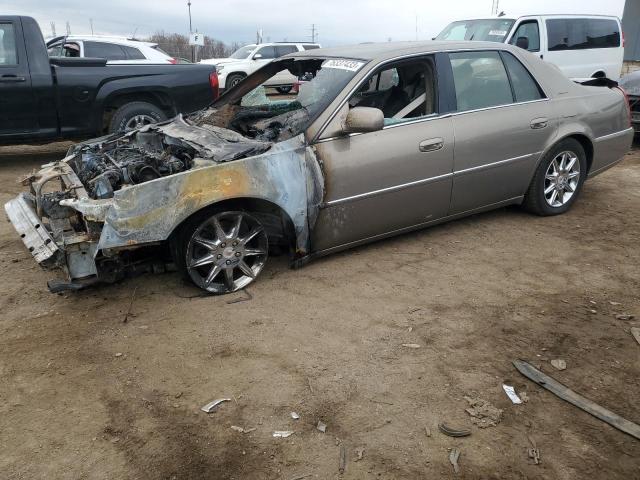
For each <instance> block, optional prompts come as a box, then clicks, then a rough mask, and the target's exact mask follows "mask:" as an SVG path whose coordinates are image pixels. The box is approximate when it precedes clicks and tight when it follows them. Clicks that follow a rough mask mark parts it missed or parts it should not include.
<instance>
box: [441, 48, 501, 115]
mask: <svg viewBox="0 0 640 480" xmlns="http://www.w3.org/2000/svg"><path fill="white" fill-rule="evenodd" d="M449 58H450V59H451V67H452V69H453V82H454V84H455V88H456V99H457V101H458V111H459V112H464V111H466V110H476V109H479V108H487V107H495V106H498V105H507V104H509V103H513V95H512V93H511V86H510V84H509V78H508V77H507V72H506V70H505V68H504V64H503V63H502V59H501V58H500V55H499V54H498V52H458V53H450V54H449Z"/></svg>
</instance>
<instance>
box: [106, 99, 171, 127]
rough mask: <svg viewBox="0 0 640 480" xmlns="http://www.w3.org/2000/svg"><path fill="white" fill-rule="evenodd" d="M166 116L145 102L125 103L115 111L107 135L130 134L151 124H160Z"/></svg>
mask: <svg viewBox="0 0 640 480" xmlns="http://www.w3.org/2000/svg"><path fill="white" fill-rule="evenodd" d="M166 119H167V116H166V115H165V114H164V112H163V111H162V110H160V109H159V108H158V107H156V106H155V105H153V104H151V103H147V102H130V103H125V104H124V105H122V106H121V107H120V108H118V109H117V110H116V112H115V113H114V114H113V117H111V122H110V123H109V133H116V132H130V131H131V130H135V129H137V128H141V127H144V126H145V125H149V124H152V123H158V122H162V121H164V120H166Z"/></svg>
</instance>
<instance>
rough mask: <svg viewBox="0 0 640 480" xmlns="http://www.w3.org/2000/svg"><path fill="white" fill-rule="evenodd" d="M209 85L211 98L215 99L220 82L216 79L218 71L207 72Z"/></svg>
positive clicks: (218, 91) (218, 92)
mask: <svg viewBox="0 0 640 480" xmlns="http://www.w3.org/2000/svg"><path fill="white" fill-rule="evenodd" d="M209 85H211V94H212V95H213V99H214V100H217V99H218V96H219V94H220V82H219V81H218V73H217V72H211V73H210V74H209Z"/></svg>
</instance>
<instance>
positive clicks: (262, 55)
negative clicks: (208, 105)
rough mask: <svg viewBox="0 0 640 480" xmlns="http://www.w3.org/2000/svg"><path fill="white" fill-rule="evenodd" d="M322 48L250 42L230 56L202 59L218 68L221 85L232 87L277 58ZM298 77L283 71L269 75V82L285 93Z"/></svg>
mask: <svg viewBox="0 0 640 480" xmlns="http://www.w3.org/2000/svg"><path fill="white" fill-rule="evenodd" d="M317 48H320V45H319V44H317V43H297V42H289V43H288V42H276V43H261V44H259V45H255V44H253V45H246V46H244V47H242V48H240V49H238V50H236V51H235V52H234V53H233V54H232V55H231V56H230V57H229V58H210V59H207V60H202V61H201V62H200V63H204V64H209V65H215V66H216V67H217V69H218V77H219V79H220V88H221V89H225V88H231V87H233V86H235V85H237V84H238V83H240V82H241V81H242V80H243V79H244V78H245V77H246V76H247V75H250V74H252V73H253V72H255V71H256V70H258V69H259V68H261V67H263V66H265V65H266V64H267V63H269V62H270V61H271V60H273V59H274V58H280V57H282V56H283V55H288V54H290V53H296V52H303V51H305V50H314V49H317ZM296 81H297V77H296V76H294V75H292V74H291V73H289V72H286V71H284V72H280V73H279V74H278V75H275V76H274V77H273V78H271V79H269V83H268V85H267V86H269V87H273V88H276V89H277V90H278V92H280V93H282V94H287V93H289V92H290V91H291V90H292V88H293V85H294V84H295V82H296Z"/></svg>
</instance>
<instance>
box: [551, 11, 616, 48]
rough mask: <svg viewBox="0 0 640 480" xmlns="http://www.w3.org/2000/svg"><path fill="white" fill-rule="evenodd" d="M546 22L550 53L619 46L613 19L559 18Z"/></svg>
mask: <svg viewBox="0 0 640 480" xmlns="http://www.w3.org/2000/svg"><path fill="white" fill-rule="evenodd" d="M546 22H547V35H548V42H549V51H550V52H553V51H559V50H584V49H588V48H616V47H619V46H620V28H619V27H618V22H617V21H615V20H613V19H609V18H561V19H549V20H547V21H546Z"/></svg>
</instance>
